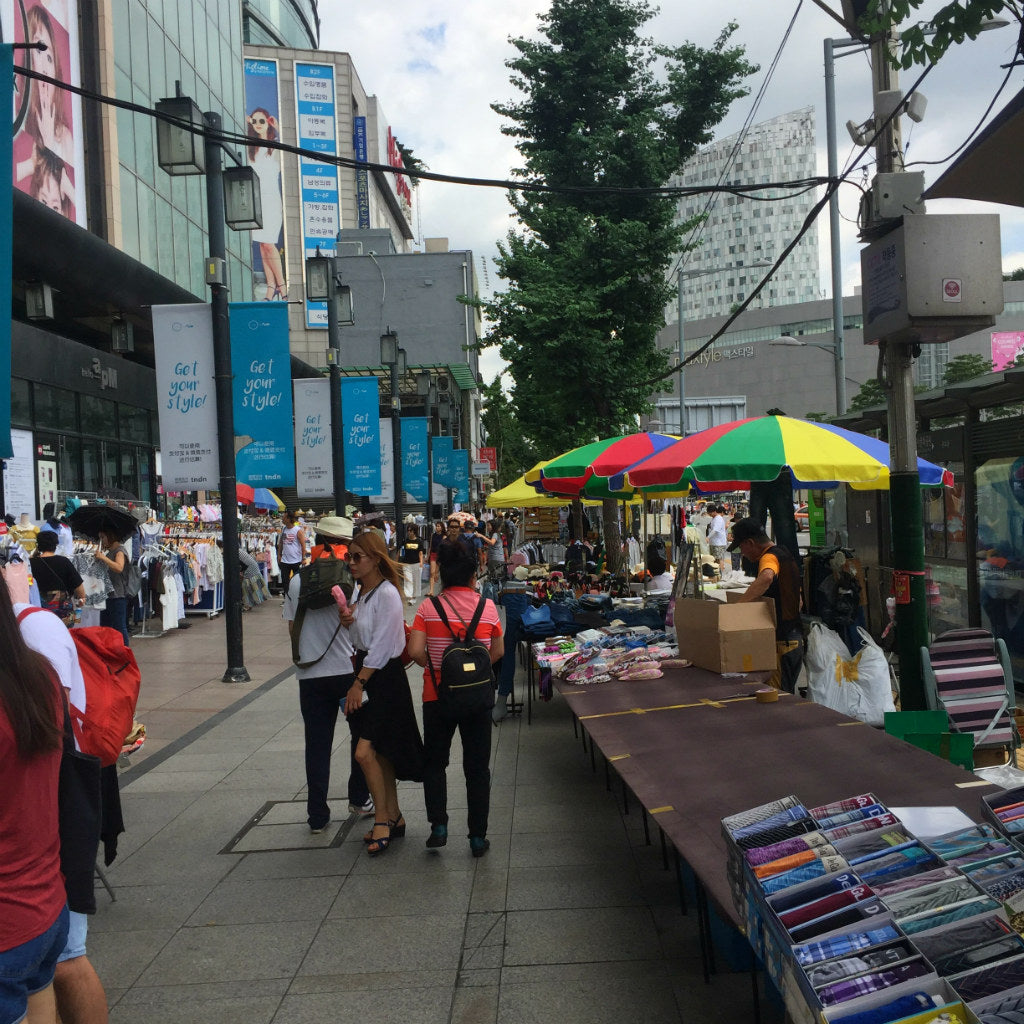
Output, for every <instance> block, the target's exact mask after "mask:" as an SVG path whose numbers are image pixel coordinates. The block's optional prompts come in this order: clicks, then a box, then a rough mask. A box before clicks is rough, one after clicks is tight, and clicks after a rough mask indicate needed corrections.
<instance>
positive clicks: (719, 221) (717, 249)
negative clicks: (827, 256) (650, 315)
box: [665, 107, 821, 323]
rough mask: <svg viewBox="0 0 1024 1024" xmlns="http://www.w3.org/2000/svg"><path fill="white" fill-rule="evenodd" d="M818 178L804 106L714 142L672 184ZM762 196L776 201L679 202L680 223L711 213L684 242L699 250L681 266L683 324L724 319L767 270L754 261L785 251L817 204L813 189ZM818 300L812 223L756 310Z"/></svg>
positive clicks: (809, 112)
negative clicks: (799, 192)
mask: <svg viewBox="0 0 1024 1024" xmlns="http://www.w3.org/2000/svg"><path fill="white" fill-rule="evenodd" d="M816 173H817V172H816V168H815V139H814V108H813V107H804V108H803V109H802V110H794V111H792V112H791V113H788V114H781V115H780V116H779V117H773V118H772V119H771V120H769V121H764V122H762V123H761V124H757V125H754V126H753V127H752V128H751V129H750V130H749V131H748V132H747V134H746V135H745V136H744V137H743V138H742V139H741V138H740V136H739V135H738V134H737V135H732V136H729V137H728V138H726V139H721V140H720V141H718V142H715V143H713V144H712V145H710V146H708V147H706V148H705V149H703V150H701V151H700V152H699V153H698V154H697V155H696V156H695V157H693V158H692V159H691V160H689V161H688V162H687V163H686V164H685V165H684V167H683V169H682V170H681V171H680V173H679V174H677V175H675V176H674V177H673V178H671V179H670V181H669V184H670V185H675V186H684V187H687V188H699V187H701V186H711V185H717V184H721V185H751V184H755V183H759V182H768V181H795V180H799V179H803V178H810V177H813V176H814V175H815V174H816ZM759 195H761V196H763V197H764V199H766V200H774V201H764V202H762V201H758V200H755V199H748V198H741V197H738V196H733V195H728V194H721V193H716V194H710V195H698V196H690V197H685V198H683V199H681V200H680V202H679V208H678V211H677V222H683V221H687V220H690V219H691V218H692V217H695V216H697V215H698V214H700V213H703V212H706V213H707V220H706V221H705V223H704V224H703V225H701V226H700V227H698V228H697V229H696V230H695V231H694V233H693V236H692V237H691V238H689V239H687V240H688V241H690V242H695V243H696V248H695V249H693V250H692V251H691V252H689V253H687V254H685V255H683V256H682V258H681V260H679V261H678V266H679V267H680V268H681V273H682V278H683V282H682V284H683V303H682V305H683V319H684V321H689V320H691V319H697V320H699V319H705V318H707V317H712V316H720V315H725V314H728V313H729V311H730V309H731V308H732V307H733V306H734V305H735V304H736V303H739V302H742V301H743V300H744V299H745V298H746V297H747V296H748V295H749V294H750V292H751V291H752V290H753V289H754V287H755V286H756V285H757V284H758V283H759V282H760V281H761V278H762V277H763V276H764V273H765V270H766V269H767V267H760V268H758V267H751V264H757V263H765V262H767V261H768V260H773V259H774V258H775V257H776V256H777V255H778V254H779V253H781V252H782V250H783V249H784V248H785V247H786V245H788V244H789V242H790V241H791V240H792V239H793V238H795V237H796V235H797V234H798V233H799V231H800V228H801V227H802V225H803V222H804V219H805V217H806V216H807V214H808V212H809V211H810V209H811V207H812V206H813V205H814V202H815V199H816V195H815V192H814V190H809V191H807V192H805V193H803V194H802V195H791V194H789V193H788V192H786V191H784V190H779V189H775V190H769V191H766V192H763V193H759ZM675 262H676V261H674V264H675ZM820 297H821V291H820V284H819V280H818V235H817V226H816V225H812V227H811V229H810V230H809V231H808V232H807V234H806V235H805V236H804V238H803V239H802V240H801V242H800V244H799V245H798V246H797V247H796V248H795V249H794V250H793V252H792V253H791V254H790V255H789V257H788V259H787V260H786V262H785V263H784V264H783V265H782V267H781V268H780V269H779V271H777V272H776V274H775V276H774V279H773V280H772V282H771V283H770V284H769V285H768V287H767V288H766V289H765V291H764V292H762V293H761V295H759V296H758V298H757V299H755V305H756V306H757V307H758V308H761V307H766V306H781V305H792V304H794V303H798V302H811V301H813V300H814V299H817V298H820ZM665 315H666V320H667V321H668V322H669V323H675V322H676V321H677V320H678V303H670V304H669V306H668V307H667V308H666V311H665Z"/></svg>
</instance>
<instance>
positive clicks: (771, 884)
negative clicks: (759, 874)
mask: <svg viewBox="0 0 1024 1024" xmlns="http://www.w3.org/2000/svg"><path fill="white" fill-rule="evenodd" d="M847 867H849V865H848V864H847V863H846V861H845V860H843V858H842V857H826V858H825V859H824V860H812V861H811V862H810V864H801V865H800V867H798V868H793V869H792V870H791V871H784V872H783V873H782V874H781V875H775V876H774V877H773V878H765V879H762V881H761V888H762V889H764V891H765V894H766V895H768V896H770V895H771V894H772V893H776V892H781V891H782V890H783V889H788V888H789V887H790V886H791V885H799V884H800V883H801V882H809V881H810V880H811V879H812V878H821V876H822V875H830V874H832V872H833V871H842V870H844V869H845V868H847Z"/></svg>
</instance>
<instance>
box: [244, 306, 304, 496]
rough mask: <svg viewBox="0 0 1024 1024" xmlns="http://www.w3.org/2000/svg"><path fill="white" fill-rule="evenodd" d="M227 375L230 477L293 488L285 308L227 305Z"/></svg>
mask: <svg viewBox="0 0 1024 1024" xmlns="http://www.w3.org/2000/svg"><path fill="white" fill-rule="evenodd" d="M228 319H229V322H230V324H231V341H232V349H231V372H232V375H233V377H234V381H233V383H232V394H233V398H234V403H233V405H234V420H235V472H236V474H237V476H238V479H239V480H240V481H242V483H247V484H249V485H250V486H252V487H274V486H281V487H290V486H291V485H292V484H294V483H295V450H294V448H293V447H292V387H291V384H292V374H291V356H290V354H289V351H288V307H287V306H286V305H285V304H284V303H283V302H277V303H273V304H269V303H266V302H232V303H230V305H229V306H228Z"/></svg>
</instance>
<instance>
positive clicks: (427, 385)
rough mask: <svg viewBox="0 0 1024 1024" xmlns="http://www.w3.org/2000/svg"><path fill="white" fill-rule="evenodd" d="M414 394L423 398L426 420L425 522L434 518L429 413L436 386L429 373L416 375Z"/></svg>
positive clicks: (432, 447)
mask: <svg viewBox="0 0 1024 1024" xmlns="http://www.w3.org/2000/svg"><path fill="white" fill-rule="evenodd" d="M416 393H417V394H418V395H420V396H422V398H423V415H424V416H426V418H427V520H428V521H431V520H433V518H434V514H433V507H434V442H433V437H434V431H433V425H432V423H431V413H432V411H433V406H434V403H435V402H436V401H437V385H436V384H435V383H434V381H433V380H432V379H431V376H430V371H429V370H423V371H422V372H421V373H418V374H416Z"/></svg>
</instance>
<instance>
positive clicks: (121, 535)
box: [67, 505, 139, 540]
mask: <svg viewBox="0 0 1024 1024" xmlns="http://www.w3.org/2000/svg"><path fill="white" fill-rule="evenodd" d="M67 522H68V526H70V527H71V529H72V530H74V532H75V533H79V534H81V535H82V536H83V537H89V538H90V539H91V540H99V539H100V533H105V534H107V535H108V536H110V537H115V538H116V539H117V540H124V539H125V538H126V537H130V536H131V535H132V534H133V533H134V532H135V528H136V527H137V526H138V525H139V521H138V520H137V519H136V518H135V516H133V515H132V514H131V512H125V511H124V510H123V509H119V508H116V507H115V506H113V505H82V506H81V507H79V508H76V509H75V511H74V512H72V513H71V515H70V516H68V520H67Z"/></svg>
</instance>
